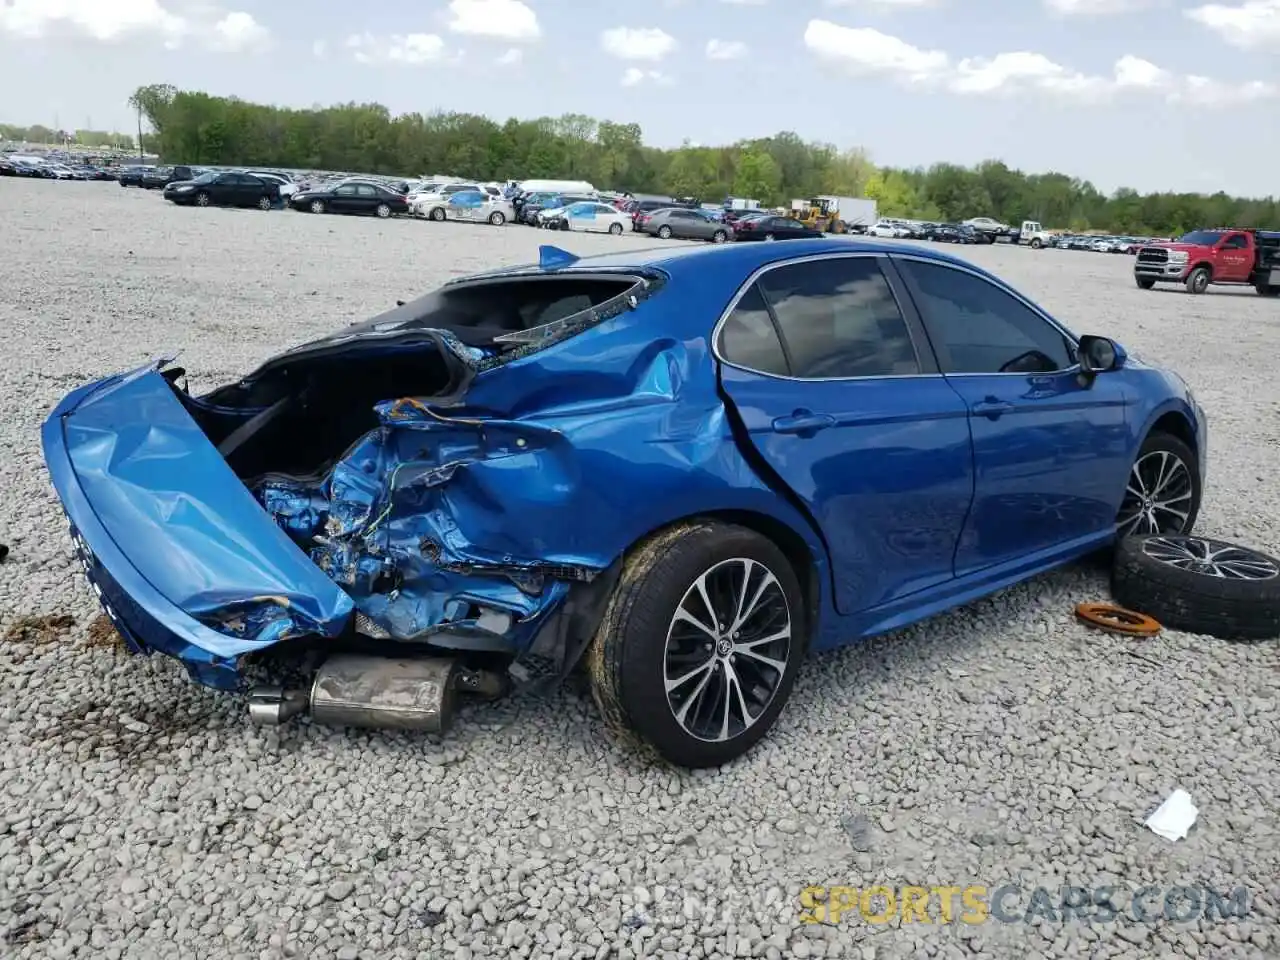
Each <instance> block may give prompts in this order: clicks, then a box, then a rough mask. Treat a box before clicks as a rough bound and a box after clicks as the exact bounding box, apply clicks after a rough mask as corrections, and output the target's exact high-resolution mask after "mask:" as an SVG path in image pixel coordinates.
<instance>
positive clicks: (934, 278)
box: [893, 256, 1132, 576]
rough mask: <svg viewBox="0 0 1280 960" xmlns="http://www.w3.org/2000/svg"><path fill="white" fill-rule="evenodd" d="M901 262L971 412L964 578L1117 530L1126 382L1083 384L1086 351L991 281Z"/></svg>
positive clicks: (941, 359)
mask: <svg viewBox="0 0 1280 960" xmlns="http://www.w3.org/2000/svg"><path fill="white" fill-rule="evenodd" d="M893 259H894V263H895V264H896V265H897V266H898V267H899V269H900V270H901V272H902V275H903V277H904V279H905V280H906V281H907V285H908V288H909V289H910V291H911V295H912V298H913V299H914V301H915V304H916V306H917V307H918V308H919V311H920V316H921V318H922V319H923V321H924V325H925V328H926V330H927V331H928V333H929V338H930V340H931V341H932V343H933V347H934V351H935V353H936V355H937V358H938V364H939V365H940V366H941V368H942V372H943V373H944V374H945V375H946V377H947V380H948V382H949V383H950V385H951V386H952V387H953V388H954V389H955V390H956V391H957V392H958V393H959V394H960V396H962V397H963V398H964V401H965V403H966V405H967V407H968V410H969V417H970V421H969V422H970V424H971V428H972V432H973V459H974V467H975V469H976V471H977V485H976V489H975V493H974V502H973V510H972V512H971V514H970V516H969V519H968V521H967V522H966V524H965V529H964V535H963V536H962V537H961V539H960V545H959V548H958V550H957V552H956V575H957V576H964V575H966V574H967V573H971V572H973V571H976V570H980V569H982V568H984V567H988V566H992V565H995V564H999V563H1006V562H1012V561H1016V560H1018V559H1020V558H1026V557H1029V556H1030V555H1032V554H1035V553H1037V552H1038V551H1042V550H1051V549H1052V548H1054V547H1060V546H1063V545H1065V544H1067V543H1069V542H1070V541H1072V540H1076V539H1079V538H1082V537H1087V536H1089V535H1091V534H1097V533H1101V532H1104V531H1106V530H1107V529H1109V528H1112V527H1113V526H1114V524H1115V520H1116V513H1117V511H1118V510H1119V507H1120V501H1121V499H1122V498H1123V494H1124V488H1125V483H1126V476H1127V474H1128V471H1129V468H1130V466H1131V462H1130V458H1131V453H1132V451H1131V450H1130V444H1129V431H1128V429H1127V426H1126V422H1125V394H1124V388H1123V387H1122V385H1121V382H1120V378H1118V377H1108V376H1105V375H1104V376H1100V377H1097V378H1096V379H1095V380H1094V381H1093V383H1092V384H1091V385H1087V386H1086V385H1083V384H1082V383H1081V382H1080V379H1079V368H1078V366H1077V363H1076V356H1075V342H1074V340H1072V339H1071V338H1070V337H1069V336H1068V335H1067V334H1066V332H1065V331H1063V330H1062V329H1061V328H1059V327H1058V326H1057V325H1056V324H1054V323H1053V322H1052V321H1051V320H1050V319H1049V318H1048V317H1046V316H1045V315H1043V314H1042V313H1040V312H1039V311H1038V310H1036V309H1034V308H1033V307H1032V306H1031V305H1030V304H1028V303H1027V302H1026V301H1024V300H1022V299H1021V298H1019V297H1017V296H1015V295H1014V294H1013V293H1012V291H1009V290H1007V289H1006V288H1004V287H1002V286H999V285H997V284H996V283H994V282H992V281H991V280H989V279H987V278H986V277H984V276H981V275H979V274H978V273H976V272H973V271H970V270H967V269H964V268H962V267H959V266H955V265H951V264H946V263H942V262H939V261H932V260H923V259H914V258H910V257H898V256H895V257H894V258H893Z"/></svg>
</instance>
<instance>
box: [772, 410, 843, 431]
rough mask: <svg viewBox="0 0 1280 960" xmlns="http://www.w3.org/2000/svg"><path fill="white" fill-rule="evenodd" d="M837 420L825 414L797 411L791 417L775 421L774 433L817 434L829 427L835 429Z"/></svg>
mask: <svg viewBox="0 0 1280 960" xmlns="http://www.w3.org/2000/svg"><path fill="white" fill-rule="evenodd" d="M835 425H836V418H835V417H831V416H828V415H827V414H825V413H810V412H809V411H808V410H797V411H796V412H795V413H794V414H793V415H791V416H789V417H778V419H776V420H774V421H773V432H774V433H809V434H813V433H817V432H818V431H819V430H825V429H827V427H834V426H835Z"/></svg>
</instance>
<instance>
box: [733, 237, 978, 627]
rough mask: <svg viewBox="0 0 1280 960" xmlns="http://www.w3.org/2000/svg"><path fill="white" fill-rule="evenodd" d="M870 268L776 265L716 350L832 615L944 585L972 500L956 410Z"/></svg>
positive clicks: (878, 273)
mask: <svg viewBox="0 0 1280 960" xmlns="http://www.w3.org/2000/svg"><path fill="white" fill-rule="evenodd" d="M882 259H883V258H881V257H878V256H875V255H871V254H860V255H833V256H829V257H824V258H822V259H817V260H804V261H800V262H796V263H786V262H783V263H781V264H779V265H777V266H775V267H773V268H771V269H769V270H768V271H767V272H766V273H764V274H763V275H762V276H761V277H760V279H759V280H758V281H757V282H756V283H755V284H753V285H752V286H751V287H750V288H749V289H748V290H747V291H746V293H745V294H744V295H743V297H742V298H741V300H740V301H739V302H738V303H737V305H736V307H735V308H734V310H733V312H732V313H731V314H730V315H729V316H728V317H727V318H726V320H725V322H724V324H723V325H722V328H721V332H720V334H719V338H718V341H717V353H718V356H719V357H720V358H721V360H722V361H723V362H722V365H721V373H720V376H721V382H722V384H723V387H724V391H725V393H726V394H727V395H728V397H729V399H730V401H731V404H732V407H733V409H734V410H735V411H736V413H737V415H738V417H739V418H740V420H741V422H742V425H743V426H744V428H745V430H746V434H747V436H748V437H749V439H750V442H751V443H752V445H753V446H754V447H755V449H756V451H757V452H758V453H759V455H760V457H761V458H762V459H763V460H764V462H765V463H766V464H767V465H768V467H769V469H770V470H771V471H772V472H773V473H774V474H776V476H777V478H779V479H780V481H781V483H783V484H785V485H786V486H787V487H789V488H790V490H791V492H792V493H794V495H795V496H796V497H797V498H798V499H799V500H800V501H802V502H803V504H804V505H805V507H806V508H807V509H808V511H809V513H810V514H811V516H812V517H813V518H814V519H815V520H816V522H817V526H818V528H819V530H820V531H821V533H822V536H823V537H824V539H825V540H826V543H827V548H828V550H829V552H830V556H831V563H832V577H833V580H834V590H833V596H834V601H835V606H836V609H837V610H838V611H839V612H840V613H842V614H851V613H856V612H858V611H861V610H865V609H868V608H870V607H874V606H877V605H879V604H882V603H885V602H888V601H891V600H896V599H898V598H900V597H903V596H906V595H908V594H911V593H914V592H916V591H917V590H923V589H925V588H927V587H931V586H934V585H936V584H939V583H942V582H944V581H946V580H949V579H950V578H951V577H952V575H953V569H952V563H953V557H954V554H955V549H956V543H957V540H958V538H959V536H960V532H961V529H962V528H963V525H964V520H965V516H966V515H967V513H968V511H969V504H970V502H971V499H972V496H973V455H972V451H971V448H970V441H969V424H968V418H967V409H966V407H965V404H964V402H963V401H962V400H961V399H960V397H959V396H958V395H957V394H956V392H955V391H954V390H952V389H951V387H950V386H948V384H947V382H946V380H945V379H944V378H943V377H941V376H939V375H938V374H937V368H936V364H935V362H934V360H933V357H932V355H931V353H930V352H929V349H928V346H927V344H926V343H924V342H923V337H922V335H921V333H920V328H919V325H918V320H917V319H916V317H915V314H914V311H912V310H911V309H910V304H909V302H908V304H907V307H908V308H907V310H905V311H904V310H903V309H901V308H900V306H899V299H898V296H896V295H895V291H894V288H893V286H891V282H890V280H889V279H888V278H887V277H886V275H885V273H884V272H882V270H881V268H880V263H881V261H882Z"/></svg>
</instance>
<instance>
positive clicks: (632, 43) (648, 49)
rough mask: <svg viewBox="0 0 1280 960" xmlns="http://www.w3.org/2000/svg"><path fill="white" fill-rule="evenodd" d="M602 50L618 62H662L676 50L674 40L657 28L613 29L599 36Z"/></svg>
mask: <svg viewBox="0 0 1280 960" xmlns="http://www.w3.org/2000/svg"><path fill="white" fill-rule="evenodd" d="M600 42H601V43H602V44H604V48H605V50H606V51H608V52H609V53H610V54H612V55H613V56H615V57H617V58H618V59H619V60H648V61H651V62H657V61H658V60H662V59H663V58H665V57H666V56H667V55H668V54H670V53H671V52H672V51H674V50H675V48H676V38H675V37H673V36H671V34H669V33H667V32H666V31H665V30H659V29H658V28H657V27H613V28H611V29H609V30H605V31H604V32H603V33H601V34H600Z"/></svg>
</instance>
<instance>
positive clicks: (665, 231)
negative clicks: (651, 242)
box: [658, 223, 671, 240]
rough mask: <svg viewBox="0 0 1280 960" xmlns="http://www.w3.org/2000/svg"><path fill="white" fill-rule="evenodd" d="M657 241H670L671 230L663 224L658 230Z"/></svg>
mask: <svg viewBox="0 0 1280 960" xmlns="http://www.w3.org/2000/svg"><path fill="white" fill-rule="evenodd" d="M658 239H659V240H670V239H671V228H670V227H668V226H667V225H666V224H665V223H664V224H663V225H662V226H660V227H659V228H658Z"/></svg>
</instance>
